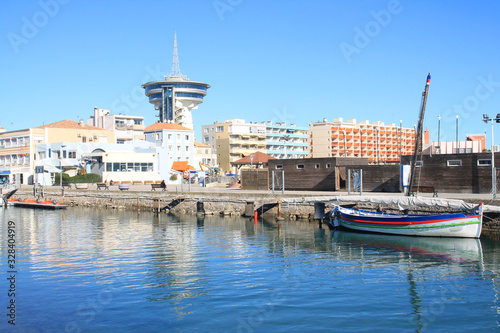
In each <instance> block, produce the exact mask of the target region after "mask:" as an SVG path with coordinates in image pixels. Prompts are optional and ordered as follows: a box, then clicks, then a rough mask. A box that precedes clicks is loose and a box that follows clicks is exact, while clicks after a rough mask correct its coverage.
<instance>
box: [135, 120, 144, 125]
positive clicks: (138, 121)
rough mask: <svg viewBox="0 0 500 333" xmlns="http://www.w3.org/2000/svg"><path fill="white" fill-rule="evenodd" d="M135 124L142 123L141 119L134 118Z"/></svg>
mask: <svg viewBox="0 0 500 333" xmlns="http://www.w3.org/2000/svg"><path fill="white" fill-rule="evenodd" d="M134 125H142V120H141V119H134Z"/></svg>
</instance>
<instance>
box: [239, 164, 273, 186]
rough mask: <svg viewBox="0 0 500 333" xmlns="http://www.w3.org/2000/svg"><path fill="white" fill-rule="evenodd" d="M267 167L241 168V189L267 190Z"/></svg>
mask: <svg viewBox="0 0 500 333" xmlns="http://www.w3.org/2000/svg"><path fill="white" fill-rule="evenodd" d="M268 174H269V172H268V169H241V189H242V190H269V175H268Z"/></svg>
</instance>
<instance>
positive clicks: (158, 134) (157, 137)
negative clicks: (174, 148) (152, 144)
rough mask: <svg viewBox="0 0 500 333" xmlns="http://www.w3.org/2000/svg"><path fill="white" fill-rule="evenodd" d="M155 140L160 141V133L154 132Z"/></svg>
mask: <svg viewBox="0 0 500 333" xmlns="http://www.w3.org/2000/svg"><path fill="white" fill-rule="evenodd" d="M156 141H160V133H156Z"/></svg>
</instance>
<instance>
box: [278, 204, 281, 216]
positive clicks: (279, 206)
mask: <svg viewBox="0 0 500 333" xmlns="http://www.w3.org/2000/svg"><path fill="white" fill-rule="evenodd" d="M278 217H281V200H278Z"/></svg>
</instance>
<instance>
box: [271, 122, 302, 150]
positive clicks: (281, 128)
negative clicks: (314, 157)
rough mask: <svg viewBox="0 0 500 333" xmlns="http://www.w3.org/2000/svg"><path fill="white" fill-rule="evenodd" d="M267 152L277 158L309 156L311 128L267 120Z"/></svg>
mask: <svg viewBox="0 0 500 333" xmlns="http://www.w3.org/2000/svg"><path fill="white" fill-rule="evenodd" d="M266 152H267V154H268V155H270V156H272V157H274V158H276V159H289V158H305V157H309V153H310V148H309V128H307V127H298V126H296V125H295V124H293V123H292V124H290V125H287V124H286V123H285V122H278V123H276V124H273V122H272V121H268V122H266Z"/></svg>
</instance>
